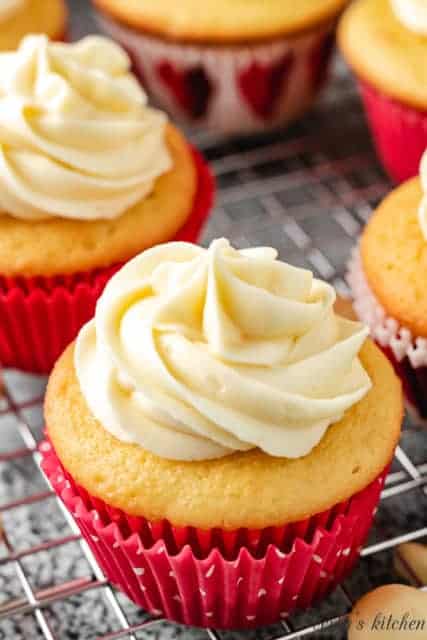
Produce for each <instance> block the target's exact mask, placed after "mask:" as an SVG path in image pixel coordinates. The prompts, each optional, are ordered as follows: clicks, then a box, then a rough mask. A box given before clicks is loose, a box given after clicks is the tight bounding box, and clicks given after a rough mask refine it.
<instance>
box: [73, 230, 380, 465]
mask: <svg viewBox="0 0 427 640" xmlns="http://www.w3.org/2000/svg"><path fill="white" fill-rule="evenodd" d="M334 301H335V292H334V289H333V288H332V287H331V286H330V285H329V284H327V283H325V282H322V281H320V280H317V279H315V278H314V277H313V275H312V274H311V273H310V272H309V271H306V270H304V269H299V268H295V267H292V266H290V265H288V264H286V263H284V262H280V261H279V260H278V259H277V252H276V251H275V250H274V249H271V248H263V247H261V248H253V249H245V250H241V251H237V250H235V249H233V248H232V247H231V246H230V244H229V242H228V241H227V240H225V239H220V240H215V241H214V242H213V243H212V244H211V245H210V247H209V248H208V249H203V248H201V247H198V246H195V245H192V244H187V243H179V242H177V243H170V244H165V245H161V246H158V247H155V248H153V249H150V250H147V251H145V252H143V253H142V254H140V255H139V256H138V257H136V258H135V259H133V260H132V261H130V262H129V263H128V264H127V265H126V266H125V267H123V268H122V269H121V270H120V271H119V272H118V273H117V274H116V275H115V276H114V277H113V278H112V279H111V280H110V282H109V283H108V285H107V287H106V288H105V291H104V293H103V294H102V296H101V298H100V300H99V301H98V305H97V309H96V314H95V318H94V319H93V320H92V321H91V322H89V323H88V324H87V325H86V326H85V327H84V328H83V329H82V330H81V332H80V334H79V336H78V339H77V344H76V349H75V367H76V373H77V377H78V380H79V384H80V388H81V391H82V393H83V395H84V397H85V399H86V402H87V404H88V407H89V409H90V410H91V412H92V413H93V414H94V416H95V417H96V418H97V419H98V420H99V421H100V422H101V424H102V425H103V426H104V428H105V429H107V430H108V431H109V432H110V433H111V434H112V435H114V436H115V437H117V438H118V439H119V440H122V441H124V442H132V443H137V444H139V445H140V446H142V447H143V448H145V449H147V450H148V451H150V452H152V453H154V454H156V455H158V456H160V457H164V458H168V459H177V460H189V461H190V460H200V459H210V458H217V457H222V456H226V455H229V454H232V453H234V452H237V451H248V450H250V449H253V448H260V449H262V450H263V451H264V452H266V453H267V454H269V455H271V456H278V457H289V458H296V457H301V456H304V455H306V454H308V453H309V452H310V451H311V450H312V449H313V447H315V446H316V445H317V444H318V442H319V441H320V440H321V438H322V437H323V435H324V434H325V432H326V430H327V428H328V426H329V425H331V424H332V423H334V422H336V421H338V420H340V419H341V418H342V416H343V414H344V413H345V411H346V410H347V409H349V408H350V407H351V406H352V405H354V404H355V403H357V402H358V401H359V400H360V399H361V398H362V397H363V396H364V395H365V394H366V393H367V391H368V390H369V388H370V385H371V383H370V379H369V377H368V374H367V373H366V372H365V370H364V368H363V366H362V364H361V362H360V360H359V358H358V352H359V350H360V348H361V346H362V344H363V342H364V340H365V338H366V336H367V334H368V329H367V328H366V327H364V326H363V325H361V324H359V323H356V322H351V321H349V320H346V319H344V318H340V317H337V316H336V315H335V313H334V310H333V304H334Z"/></svg>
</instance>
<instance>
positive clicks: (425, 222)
mask: <svg viewBox="0 0 427 640" xmlns="http://www.w3.org/2000/svg"><path fill="white" fill-rule="evenodd" d="M420 180H421V187H422V190H423V197H422V199H421V203H420V207H419V209H418V220H419V223H420V227H421V231H422V234H423V236H424V238H425V240H427V151H425V152H424V154H423V156H422V158H421V162H420Z"/></svg>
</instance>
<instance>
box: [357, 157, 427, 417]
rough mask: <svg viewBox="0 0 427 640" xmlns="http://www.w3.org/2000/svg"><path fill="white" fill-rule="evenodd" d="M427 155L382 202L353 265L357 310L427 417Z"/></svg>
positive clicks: (412, 400) (409, 395) (414, 406)
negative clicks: (417, 170) (416, 171)
mask: <svg viewBox="0 0 427 640" xmlns="http://www.w3.org/2000/svg"><path fill="white" fill-rule="evenodd" d="M426 192H427V153H426V154H425V155H424V156H423V160H422V162H421V167H420V177H419V178H418V177H416V178H412V179H411V180H408V181H406V182H404V183H403V184H402V185H400V186H399V187H398V188H396V189H395V190H394V191H392V192H391V193H390V195H389V196H388V197H387V198H386V199H385V200H384V201H383V202H382V203H381V204H380V206H379V207H378V209H377V210H376V211H375V212H374V214H373V216H372V218H371V220H370V221H369V223H368V225H367V227H366V228H365V230H364V231H363V234H362V237H361V240H360V245H359V246H358V247H357V248H356V249H355V251H354V255H353V258H352V260H351V263H350V266H349V275H348V280H349V283H350V286H351V288H352V291H353V295H354V300H355V304H354V307H355V309H356V311H357V313H358V315H359V317H360V318H361V319H362V320H363V322H365V323H366V324H367V325H368V326H369V327H370V329H371V333H372V336H373V338H374V339H375V340H376V342H377V343H378V344H379V345H380V346H381V348H382V349H383V350H385V352H386V353H387V355H388V356H389V357H390V359H391V360H392V362H393V364H394V366H395V369H396V371H397V373H398V374H399V375H400V377H401V378H402V381H403V386H404V390H405V392H406V398H407V401H408V403H409V406H410V407H411V408H412V409H414V410H415V411H416V413H417V414H418V417H421V418H423V419H426V418H427V293H426V288H425V283H426V282H425V273H426V268H427V199H426Z"/></svg>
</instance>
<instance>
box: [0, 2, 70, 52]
mask: <svg viewBox="0 0 427 640" xmlns="http://www.w3.org/2000/svg"><path fill="white" fill-rule="evenodd" d="M67 18H68V12H67V9H66V5H65V0H2V1H1V2H0V51H8V50H11V49H16V47H17V46H18V45H19V43H20V42H21V40H22V38H23V37H24V36H26V35H27V34H29V33H45V34H46V35H47V36H48V37H49V38H51V39H52V40H64V39H65V37H66V34H67Z"/></svg>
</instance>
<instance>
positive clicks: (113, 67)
mask: <svg viewBox="0 0 427 640" xmlns="http://www.w3.org/2000/svg"><path fill="white" fill-rule="evenodd" d="M129 70H130V61H129V58H128V56H127V55H126V54H125V52H124V51H123V50H122V49H121V48H120V47H119V46H118V45H116V44H114V43H113V42H112V41H110V40H107V39H106V38H101V37H98V36H92V37H88V38H85V39H83V40H81V41H80V42H78V43H76V44H61V43H56V42H55V43H54V42H49V40H48V39H47V38H46V37H45V36H28V37H26V38H24V40H23V41H22V43H21V45H20V47H19V49H18V50H17V51H15V52H12V53H1V54H0V211H3V212H5V213H8V214H9V215H12V216H15V217H18V218H24V219H31V220H33V219H34V220H35V219H41V218H46V217H49V216H60V217H63V218H77V219H80V220H94V219H97V218H115V217H117V216H119V215H121V214H122V213H123V212H124V211H126V210H127V209H129V208H130V207H132V206H133V205H134V204H135V203H137V202H138V201H139V200H141V199H142V198H144V197H145V196H147V194H148V193H149V192H150V191H151V189H152V187H153V183H154V181H155V180H156V178H157V177H158V176H160V175H161V174H162V173H164V172H165V171H167V170H168V169H169V168H170V166H171V159H170V156H169V152H168V149H167V145H166V141H165V123H166V118H165V116H164V115H163V114H162V113H160V112H158V111H156V110H154V109H151V108H148V107H147V104H146V103H147V100H146V96H145V94H144V92H143V91H142V89H141V88H140V86H139V84H138V82H137V81H136V79H135V78H134V77H133V76H132V74H131V73H130V71H129Z"/></svg>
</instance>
